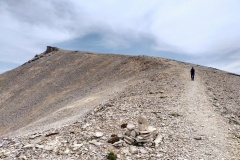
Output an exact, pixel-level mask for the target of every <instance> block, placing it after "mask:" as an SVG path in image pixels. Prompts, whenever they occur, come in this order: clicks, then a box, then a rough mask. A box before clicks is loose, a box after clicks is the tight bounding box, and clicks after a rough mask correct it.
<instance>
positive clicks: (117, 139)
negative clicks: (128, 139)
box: [108, 136, 120, 144]
mask: <svg viewBox="0 0 240 160" xmlns="http://www.w3.org/2000/svg"><path fill="white" fill-rule="evenodd" d="M119 140H120V138H119V137H118V136H115V137H111V138H110V139H109V140H108V143H112V144H113V143H115V142H118V141H119Z"/></svg>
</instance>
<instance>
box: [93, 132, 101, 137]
mask: <svg viewBox="0 0 240 160" xmlns="http://www.w3.org/2000/svg"><path fill="white" fill-rule="evenodd" d="M94 136H95V137H97V138H100V137H102V136H103V133H102V132H96V133H95V134H94Z"/></svg>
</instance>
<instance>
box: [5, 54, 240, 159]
mask: <svg viewBox="0 0 240 160" xmlns="http://www.w3.org/2000/svg"><path fill="white" fill-rule="evenodd" d="M95 56H97V55H95ZM111 56H112V58H113V59H114V60H116V59H115V58H114V57H115V56H113V55H110V57H111ZM107 57H108V56H107ZM122 58H123V59H124V61H122V60H123V59H122ZM117 59H118V62H121V63H120V64H121V65H120V66H121V67H119V68H118V71H116V70H115V71H114V72H111V73H113V75H114V76H112V77H114V78H109V77H108V78H109V79H105V80H106V81H104V82H105V83H103V85H101V86H102V87H103V88H105V87H107V86H109V87H107V89H104V91H102V92H100V91H101V90H100V91H97V92H91V93H93V94H89V95H88V96H85V97H84V98H78V99H77V98H76V99H75V100H74V101H72V102H71V103H68V104H67V105H65V107H63V108H62V109H63V110H64V109H65V110H64V112H63V113H65V111H66V113H67V114H68V113H69V114H68V117H69V118H70V117H71V116H73V117H74V116H76V115H75V114H74V113H73V112H75V111H76V110H77V109H79V110H80V111H81V109H82V107H83V106H85V105H86V106H88V107H90V109H89V108H88V110H87V111H86V112H85V114H82V115H81V116H79V117H75V118H73V119H71V121H69V123H68V124H65V126H62V124H63V123H62V122H59V123H58V120H59V119H57V121H55V123H57V124H58V125H53V126H52V127H53V128H51V127H46V128H44V126H45V125H46V123H48V122H49V121H48V120H46V121H41V120H40V121H41V123H39V124H38V125H39V127H40V129H43V130H42V131H41V130H36V128H34V129H33V130H29V129H31V127H32V126H31V124H30V127H29V128H28V127H26V128H22V129H20V130H18V131H17V132H15V133H14V134H13V135H12V136H11V137H5V138H1V139H0V146H1V148H0V158H2V159H9V160H10V159H83V160H87V159H106V155H107V154H108V153H109V152H110V151H113V152H114V153H115V154H117V157H118V159H122V160H126V159H151V160H153V159H209V160H210V159H211V160H212V159H232V160H238V159H240V158H239V157H240V135H239V133H240V132H239V131H240V125H239V124H238V123H237V122H238V121H239V118H240V117H239V115H238V111H239V105H238V104H239V102H240V98H239V96H240V93H239V89H240V88H239V86H240V84H239V83H240V77H239V76H237V75H232V74H229V73H226V72H223V71H219V70H216V69H212V68H207V67H203V66H196V65H192V64H186V63H181V62H176V61H171V60H166V59H160V58H153V57H126V56H123V57H121V56H120V57H119V56H118V58H117ZM119 59H121V60H119ZM85 60H86V59H85ZM108 62H109V61H108ZM112 63H113V61H112ZM112 65H113V64H111V65H110V66H112ZM113 66H114V65H113ZM192 66H194V67H195V69H196V80H195V81H191V80H190V77H189V69H190V68H191V67H192ZM95 69H96V70H97V71H99V72H100V73H103V72H102V71H101V69H103V68H95ZM94 73H95V72H94ZM119 75H124V76H120V77H122V78H121V79H120V78H119ZM103 77H104V76H103ZM103 77H101V78H99V79H98V80H100V81H101V79H102V78H103ZM92 78H93V77H92ZM94 78H96V77H94ZM113 79H114V83H112V80H113ZM223 81H224V83H223ZM110 82H111V83H110ZM109 84H111V85H109ZM78 91H79V90H78ZM219 91H221V92H219ZM74 93H75V92H74ZM72 95H74V94H72ZM96 97H97V98H96ZM230 97H231V98H230ZM95 100H96V101H95ZM89 102H90V103H89ZM71 108H73V110H72V112H68V111H71ZM223 108H224V109H223ZM69 109H70V110H69ZM226 110H227V112H226ZM60 111H61V110H60ZM56 113H59V110H57V112H56ZM139 115H145V116H146V117H147V119H148V122H149V124H150V125H152V126H155V127H156V128H157V129H158V134H159V135H161V136H162V141H161V143H160V145H159V146H158V147H156V146H151V145H150V146H149V145H147V144H143V146H133V145H131V144H126V143H124V144H123V146H121V147H114V146H113V145H112V144H111V143H108V140H109V139H110V138H111V135H113V134H115V135H118V134H123V133H124V132H125V130H126V129H124V128H121V125H122V124H125V123H127V124H129V123H132V124H134V125H136V126H137V118H138V116H139ZM54 117H56V116H55V115H54V114H53V115H52V118H54ZM48 118H51V116H48ZM69 118H68V119H69ZM60 119H61V117H60ZM37 122H38V121H37ZM37 122H36V121H35V122H34V123H32V124H33V125H34V124H36V123H37ZM44 124H45V125H44ZM24 132H25V133H24ZM98 132H100V133H102V134H103V135H102V136H100V137H96V136H95V135H96V133H98ZM23 133H24V134H25V135H24V134H23ZM20 135H22V136H20Z"/></svg>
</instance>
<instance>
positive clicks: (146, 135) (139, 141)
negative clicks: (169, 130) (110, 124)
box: [109, 115, 162, 147]
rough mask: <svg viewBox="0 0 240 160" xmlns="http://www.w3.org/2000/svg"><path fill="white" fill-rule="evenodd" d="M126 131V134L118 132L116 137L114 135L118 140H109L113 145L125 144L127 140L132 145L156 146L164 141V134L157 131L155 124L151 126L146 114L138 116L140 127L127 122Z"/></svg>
mask: <svg viewBox="0 0 240 160" xmlns="http://www.w3.org/2000/svg"><path fill="white" fill-rule="evenodd" d="M125 127H126V132H125V133H124V135H120V134H118V135H117V136H116V137H112V140H113V139H115V140H116V142H114V141H111V139H110V140H109V142H110V143H111V142H112V143H113V146H115V147H120V146H124V145H123V143H124V142H126V143H127V144H130V145H136V146H142V145H144V144H145V145H147V146H155V147H158V146H159V143H160V142H161V141H162V136H161V135H160V134H158V133H157V129H156V128H155V127H153V126H149V125H148V122H147V119H146V117H145V116H142V115H140V116H139V117H138V127H137V128H136V127H135V125H133V124H126V125H125Z"/></svg>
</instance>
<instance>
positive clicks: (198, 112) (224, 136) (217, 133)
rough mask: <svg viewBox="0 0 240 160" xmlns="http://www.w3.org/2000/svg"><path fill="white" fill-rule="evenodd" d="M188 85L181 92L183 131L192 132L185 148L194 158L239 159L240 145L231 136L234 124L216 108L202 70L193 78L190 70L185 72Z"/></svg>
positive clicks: (183, 76) (179, 110)
mask: <svg viewBox="0 0 240 160" xmlns="http://www.w3.org/2000/svg"><path fill="white" fill-rule="evenodd" d="M182 78H183V81H184V82H185V85H184V86H185V89H184V91H183V93H182V95H181V98H180V100H181V101H180V102H179V105H178V108H177V110H178V112H180V113H181V114H182V115H183V117H182V118H183V122H181V123H179V125H180V126H179V128H180V131H179V132H183V133H184V134H187V135H188V136H189V139H188V140H186V143H185V145H186V146H184V147H183V148H187V149H188V150H189V151H190V152H192V154H191V155H192V157H189V158H190V159H192V158H193V159H237V157H234V155H236V154H238V152H239V151H238V150H239V148H234V147H237V144H236V142H235V141H234V139H233V138H232V137H231V134H230V130H231V126H230V124H229V123H228V122H227V120H226V119H224V118H223V117H222V116H221V115H219V114H218V113H217V112H216V111H214V108H213V105H212V104H211V102H210V101H209V96H208V95H207V94H206V92H205V86H204V84H203V82H202V81H203V80H202V79H201V73H197V74H196V77H195V81H191V80H190V73H189V70H185V71H184V73H183V74H182Z"/></svg>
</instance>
